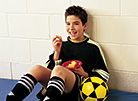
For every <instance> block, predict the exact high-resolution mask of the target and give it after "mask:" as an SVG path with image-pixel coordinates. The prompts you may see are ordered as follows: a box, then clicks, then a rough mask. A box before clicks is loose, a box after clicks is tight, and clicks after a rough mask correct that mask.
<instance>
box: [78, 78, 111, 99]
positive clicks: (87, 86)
mask: <svg viewBox="0 0 138 101" xmlns="http://www.w3.org/2000/svg"><path fill="white" fill-rule="evenodd" d="M108 92H109V89H108V86H107V84H106V83H105V82H104V81H103V80H102V79H101V78H99V77H88V78H86V79H85V80H84V81H83V82H82V84H81V86H80V95H81V98H82V100H83V101H105V100H106V98H107V97H108Z"/></svg>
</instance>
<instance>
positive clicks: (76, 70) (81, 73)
mask: <svg viewBox="0 0 138 101" xmlns="http://www.w3.org/2000/svg"><path fill="white" fill-rule="evenodd" d="M73 71H74V72H75V73H78V74H79V75H82V76H84V77H88V76H89V75H88V73H87V72H85V71H84V69H83V68H82V66H80V67H79V68H76V69H74V70H73Z"/></svg>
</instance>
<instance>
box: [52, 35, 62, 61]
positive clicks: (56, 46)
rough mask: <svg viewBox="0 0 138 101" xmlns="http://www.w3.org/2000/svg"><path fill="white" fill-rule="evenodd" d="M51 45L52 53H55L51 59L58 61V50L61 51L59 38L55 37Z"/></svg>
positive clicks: (60, 39)
mask: <svg viewBox="0 0 138 101" xmlns="http://www.w3.org/2000/svg"><path fill="white" fill-rule="evenodd" d="M52 45H53V48H54V51H55V54H54V57H53V59H54V61H55V60H58V58H59V54H60V50H61V46H62V38H61V36H58V35H56V36H55V37H54V38H53V40H52Z"/></svg>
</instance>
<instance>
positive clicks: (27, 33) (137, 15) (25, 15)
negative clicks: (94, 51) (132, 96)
mask: <svg viewBox="0 0 138 101" xmlns="http://www.w3.org/2000/svg"><path fill="white" fill-rule="evenodd" d="M74 4H75V5H81V6H83V7H84V8H86V10H87V11H88V13H89V18H90V19H89V26H88V29H87V30H86V32H87V34H88V35H89V36H90V37H91V38H92V39H94V40H96V41H98V42H99V43H100V44H101V46H102V48H103V51H104V53H105V57H106V60H107V64H108V68H109V70H110V71H111V75H112V77H111V80H110V81H109V84H110V88H113V89H120V88H121V87H122V88H121V90H128V91H131V90H130V89H126V88H125V87H126V85H125V84H127V83H130V82H131V81H133V78H134V77H133V76H134V75H138V69H137V67H138V63H137V60H138V57H137V56H138V34H137V33H138V30H137V25H138V6H137V5H138V0H0V71H1V72H0V77H1V78H10V79H19V78H20V76H21V75H22V74H23V73H25V72H27V71H29V69H30V68H31V67H32V66H33V65H34V64H36V63H38V64H44V63H45V61H46V60H47V59H48V56H49V54H50V53H52V51H53V48H52V45H51V40H52V37H53V36H55V35H62V37H63V38H66V37H67V33H66V31H65V22H64V11H65V9H66V8H67V7H68V6H70V5H74ZM112 73H113V74H112ZM123 74H124V75H123ZM127 74H128V76H129V77H128V78H126V75H127ZM129 74H134V75H129ZM118 75H121V79H120V78H119V76H118ZM122 79H123V80H124V79H125V80H126V81H125V83H121V82H120V83H119V84H118V86H116V84H117V83H116V84H114V82H118V80H119V81H120V80H122ZM130 79H131V80H130ZM136 86H137V83H133V85H132V87H133V88H134V87H136ZM129 88H131V87H129ZM134 91H136V92H138V90H134Z"/></svg>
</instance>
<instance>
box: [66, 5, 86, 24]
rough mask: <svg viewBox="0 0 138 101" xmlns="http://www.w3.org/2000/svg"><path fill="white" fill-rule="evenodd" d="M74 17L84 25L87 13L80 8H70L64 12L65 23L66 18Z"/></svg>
mask: <svg viewBox="0 0 138 101" xmlns="http://www.w3.org/2000/svg"><path fill="white" fill-rule="evenodd" d="M69 15H75V16H77V17H79V18H80V19H81V22H82V24H83V25H84V24H85V23H86V22H87V17H88V14H87V12H86V11H85V10H84V9H83V8H82V7H80V6H70V7H69V8H67V9H66V11H65V21H66V18H67V16H69Z"/></svg>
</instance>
